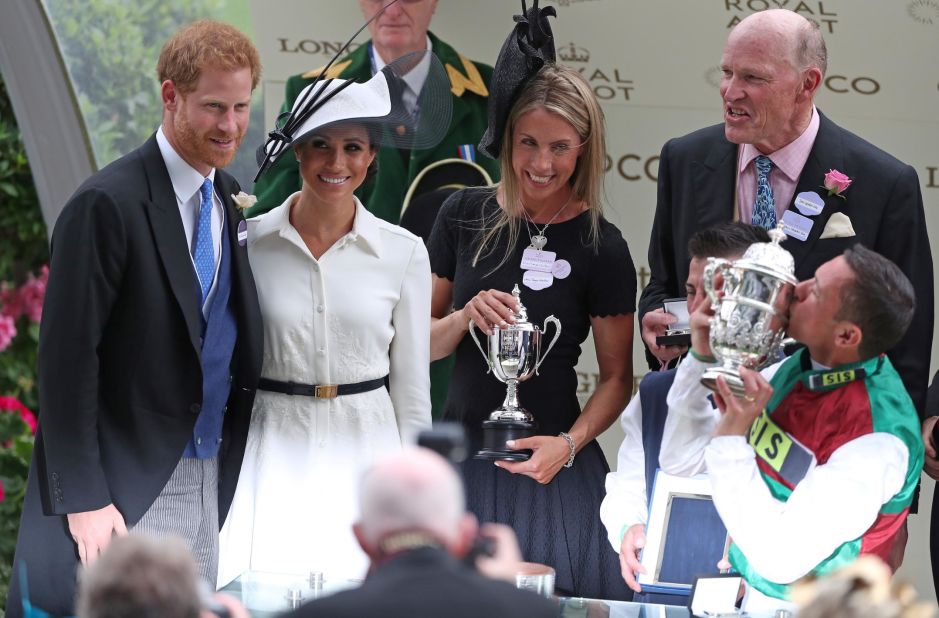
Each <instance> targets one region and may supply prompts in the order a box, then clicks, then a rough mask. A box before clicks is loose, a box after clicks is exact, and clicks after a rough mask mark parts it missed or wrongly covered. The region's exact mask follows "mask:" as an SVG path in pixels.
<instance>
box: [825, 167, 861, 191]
mask: <svg viewBox="0 0 939 618" xmlns="http://www.w3.org/2000/svg"><path fill="white" fill-rule="evenodd" d="M852 182H854V181H853V180H851V179H850V178H848V177H847V176H845V175H844V174H842V173H841V172H839V171H838V170H828V173H827V174H825V184H824V187H825V188H826V189H828V195H837V196H838V197H840V198H844V196H843V195H841V194H842V192H844V191H846V190H847V189H848V187H850V186H851V183H852Z"/></svg>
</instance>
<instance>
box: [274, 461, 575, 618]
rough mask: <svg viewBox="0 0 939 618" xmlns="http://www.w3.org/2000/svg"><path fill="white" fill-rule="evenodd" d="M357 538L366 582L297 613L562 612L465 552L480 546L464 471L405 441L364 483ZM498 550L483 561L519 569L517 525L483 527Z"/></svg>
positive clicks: (505, 570)
mask: <svg viewBox="0 0 939 618" xmlns="http://www.w3.org/2000/svg"><path fill="white" fill-rule="evenodd" d="M359 513H360V516H359V520H358V522H356V524H355V525H354V526H353V531H354V533H355V537H356V539H358V541H359V544H360V545H361V546H362V549H363V550H364V551H365V553H366V554H368V556H369V559H370V560H371V566H370V568H369V572H368V576H367V577H366V579H365V582H364V583H363V584H362V586H361V587H359V588H356V589H353V590H346V591H343V592H339V593H337V594H335V595H332V596H329V597H325V598H321V599H318V600H315V601H313V602H311V603H309V604H307V605H304V606H303V607H301V608H299V609H298V610H296V611H295V612H293V613H291V614H288V616H291V617H293V618H311V617H314V616H330V617H341V616H357V617H358V616H379V615H380V616H384V617H387V618H394V617H395V616H440V615H447V616H448V617H449V618H461V617H463V616H466V617H470V616H494V617H498V616H513V617H514V616H532V617H535V618H537V617H539V616H545V617H547V616H556V615H557V613H558V608H557V606H556V605H555V604H554V603H552V602H551V601H548V600H547V599H544V598H541V597H538V596H536V595H535V594H533V593H531V592H526V591H523V590H518V589H516V588H515V587H514V586H512V585H510V584H508V583H506V582H504V581H497V580H495V579H492V578H490V577H487V576H485V575H483V574H481V573H479V572H477V571H476V570H475V569H473V568H470V567H468V566H466V564H465V563H464V562H462V560H463V559H464V558H465V557H466V556H467V554H468V553H469V552H470V551H472V550H473V548H474V547H476V548H477V550H478V539H479V532H480V530H479V528H478V526H477V523H476V518H475V517H474V516H473V515H472V514H470V513H467V512H466V507H465V498H464V495H463V487H462V484H461V482H460V478H459V476H458V475H457V473H456V471H455V470H454V469H453V467H452V466H451V465H449V464H448V463H447V461H446V460H445V459H443V458H442V457H440V456H439V455H437V454H435V453H433V452H432V451H430V450H428V449H424V448H413V449H406V450H404V451H402V452H400V453H396V454H394V455H391V456H389V457H388V458H386V459H384V460H382V461H380V462H378V463H377V464H376V465H375V466H374V467H372V468H371V469H370V470H369V471H368V472H366V473H365V476H364V477H363V478H362V482H361V485H360V488H359ZM483 533H484V535H485V537H488V538H489V539H490V540H492V541H494V543H493V545H494V548H493V549H494V551H493V555H492V556H487V557H483V556H480V557H479V559H478V560H477V561H476V565H477V567H478V568H479V569H480V570H482V571H484V572H485V573H486V574H487V575H493V576H514V573H515V572H516V570H517V569H516V565H517V564H518V562H519V560H520V557H519V551H518V546H517V545H516V544H515V542H514V537H513V536H512V535H511V530H508V529H505V528H504V527H497V528H494V529H487V530H484V531H483Z"/></svg>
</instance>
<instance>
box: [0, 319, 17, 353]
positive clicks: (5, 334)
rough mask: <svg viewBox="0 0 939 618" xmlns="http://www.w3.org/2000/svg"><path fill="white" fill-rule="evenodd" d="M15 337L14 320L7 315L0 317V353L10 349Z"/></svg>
mask: <svg viewBox="0 0 939 618" xmlns="http://www.w3.org/2000/svg"><path fill="white" fill-rule="evenodd" d="M14 337H16V320H14V319H13V318H11V317H10V316H8V315H0V352H3V351H4V350H6V349H7V348H8V347H10V342H11V341H13V338H14Z"/></svg>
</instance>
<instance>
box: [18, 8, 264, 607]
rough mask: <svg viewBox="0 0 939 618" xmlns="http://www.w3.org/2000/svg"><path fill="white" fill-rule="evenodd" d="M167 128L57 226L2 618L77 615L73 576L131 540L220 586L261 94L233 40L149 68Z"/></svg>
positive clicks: (250, 315)
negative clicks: (247, 173)
mask: <svg viewBox="0 0 939 618" xmlns="http://www.w3.org/2000/svg"><path fill="white" fill-rule="evenodd" d="M157 73H158V75H159V79H160V82H161V95H162V101H163V122H162V125H161V127H160V129H159V130H158V131H157V132H156V134H155V135H154V136H153V137H151V138H150V139H149V140H147V142H146V143H145V144H143V146H141V147H140V148H138V149H137V150H135V151H133V152H131V153H130V154H128V155H126V156H125V157H123V158H121V159H119V160H118V161H115V162H114V163H112V164H110V165H108V166H107V167H105V168H104V169H102V170H101V171H99V172H98V173H96V174H94V175H93V176H92V177H91V178H89V179H88V180H87V181H85V183H84V184H83V185H82V186H81V187H80V188H79V189H78V191H77V192H76V193H75V195H74V196H73V197H72V198H71V200H69V203H68V204H66V206H65V208H64V209H63V211H62V214H61V215H60V217H59V219H58V221H57V223H56V226H55V230H54V233H53V241H52V264H51V267H50V273H49V283H48V288H47V292H46V302H45V307H44V309H43V319H42V325H41V329H40V341H39V380H40V382H39V391H40V392H39V397H40V410H41V413H40V419H39V432H38V434H37V438H36V447H35V452H34V459H33V465H32V468H31V470H30V475H29V487H28V490H27V495H26V500H25V504H24V508H23V520H22V525H21V528H20V536H19V539H18V544H17V553H16V558H15V560H14V579H13V583H12V585H11V587H10V596H9V601H8V604H7V615H8V616H20V615H22V613H23V599H21V598H20V594H19V592H20V583H19V581H18V577H19V576H20V575H21V574H28V575H29V585H30V590H29V592H30V601H31V603H32V604H33V605H35V606H38V607H40V608H42V609H44V610H46V611H49V612H51V613H53V614H57V615H68V614H70V613H72V606H73V601H74V591H75V577H76V570H77V568H78V565H79V562H81V563H91V562H93V561H94V560H95V559H96V558H97V556H98V554H99V553H100V552H101V551H103V550H104V549H105V547H106V546H107V545H108V543H109V542H110V540H111V538H112V536H113V535H122V534H126V530H127V529H128V528H134V529H135V530H140V531H144V532H148V533H152V534H156V535H169V534H172V535H177V536H180V537H182V538H183V539H184V540H185V541H186V542H187V544H188V546H189V548H190V549H191V550H192V551H193V554H194V555H195V557H196V560H197V563H198V565H199V571H200V574H201V575H202V576H203V577H204V578H206V579H207V580H208V581H209V582H214V581H215V575H216V571H217V560H218V530H219V524H220V520H223V519H224V517H225V513H226V511H227V508H228V504H229V503H230V501H231V496H232V494H233V492H234V488H235V483H236V480H237V476H238V472H239V469H240V467H241V459H242V454H243V452H244V445H245V439H246V436H247V428H248V422H249V419H250V413H251V405H252V402H253V399H254V389H255V386H256V383H257V378H258V375H259V373H260V364H261V358H260V356H261V330H260V317H259V313H260V312H259V309H258V300H257V293H256V291H255V287H254V280H253V278H252V276H251V271H250V268H249V265H248V257H247V253H246V251H245V239H246V236H247V234H246V226H245V222H244V219H243V218H242V216H241V214H240V213H239V211H238V210H237V209H236V208H235V205H234V204H233V197H232V196H233V194H236V193H238V192H239V187H238V184H237V182H236V181H235V179H234V178H232V177H231V176H229V175H228V174H226V173H225V172H223V171H221V170H219V169H218V168H220V167H223V166H225V165H227V164H228V163H229V162H230V161H231V160H232V158H233V157H234V154H235V151H236V150H237V149H238V146H239V144H240V143H241V140H242V138H243V137H244V134H245V130H246V129H247V126H248V111H249V105H250V101H251V92H252V90H253V89H254V87H255V86H256V85H257V83H258V79H259V77H260V62H259V58H258V54H257V50H255V48H254V46H253V45H252V44H251V42H250V41H249V40H248V39H247V37H245V36H244V35H243V34H242V33H240V32H238V31H237V30H236V29H234V28H232V27H230V26H227V25H224V24H220V23H217V22H198V23H196V24H193V25H191V26H188V27H186V28H183V29H182V30H180V31H179V32H177V33H176V34H175V35H174V36H173V37H172V38H171V39H170V40H169V41H168V42H167V43H166V45H165V46H164V47H163V50H162V51H161V53H160V59H159V62H158V65H157Z"/></svg>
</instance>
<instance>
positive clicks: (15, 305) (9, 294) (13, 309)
mask: <svg viewBox="0 0 939 618" xmlns="http://www.w3.org/2000/svg"><path fill="white" fill-rule="evenodd" d="M0 315H5V316H7V317H9V318H10V319H12V320H14V321H16V320H17V319H19V317H20V316H21V315H23V304H22V303H21V302H20V295H19V290H17V289H16V288H12V287H10V284H9V283H7V282H3V284H2V285H0Z"/></svg>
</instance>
